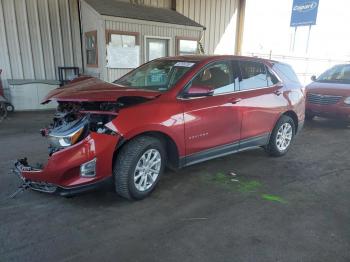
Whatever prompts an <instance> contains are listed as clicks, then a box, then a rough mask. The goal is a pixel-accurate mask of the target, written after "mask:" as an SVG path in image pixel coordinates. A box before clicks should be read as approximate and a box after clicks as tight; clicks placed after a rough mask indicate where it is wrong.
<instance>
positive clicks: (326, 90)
mask: <svg viewBox="0 0 350 262" xmlns="http://www.w3.org/2000/svg"><path fill="white" fill-rule="evenodd" d="M306 91H307V92H308V93H314V94H321V95H333V96H344V97H347V96H350V84H338V83H320V82H312V83H311V84H309V85H308V86H307V87H306Z"/></svg>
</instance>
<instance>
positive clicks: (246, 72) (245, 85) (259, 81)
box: [239, 61, 267, 90]
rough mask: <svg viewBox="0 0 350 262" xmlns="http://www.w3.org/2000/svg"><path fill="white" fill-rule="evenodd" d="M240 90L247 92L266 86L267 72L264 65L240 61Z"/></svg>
mask: <svg viewBox="0 0 350 262" xmlns="http://www.w3.org/2000/svg"><path fill="white" fill-rule="evenodd" d="M239 64H240V68H241V74H242V77H241V81H240V83H239V86H240V90H249V89H255V88H261V87H266V86H267V70H266V67H265V65H264V64H262V63H259V62H252V61H241V62H240V63H239Z"/></svg>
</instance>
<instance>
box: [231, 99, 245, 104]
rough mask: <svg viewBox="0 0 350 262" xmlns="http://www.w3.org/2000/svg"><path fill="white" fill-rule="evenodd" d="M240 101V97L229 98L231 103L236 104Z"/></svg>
mask: <svg viewBox="0 0 350 262" xmlns="http://www.w3.org/2000/svg"><path fill="white" fill-rule="evenodd" d="M241 101H242V98H233V99H231V100H230V103H231V104H237V103H239V102H241Z"/></svg>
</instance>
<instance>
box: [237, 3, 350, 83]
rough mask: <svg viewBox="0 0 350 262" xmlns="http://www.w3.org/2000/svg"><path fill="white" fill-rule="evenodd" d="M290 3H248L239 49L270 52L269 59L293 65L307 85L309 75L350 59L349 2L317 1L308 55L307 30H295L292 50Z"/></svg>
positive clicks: (261, 52) (262, 52) (260, 52)
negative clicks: (316, 15) (241, 44)
mask: <svg viewBox="0 0 350 262" xmlns="http://www.w3.org/2000/svg"><path fill="white" fill-rule="evenodd" d="M292 2H293V1H292V0H264V1H258V0H247V5H246V15H245V27H244V36H243V48H242V50H243V53H244V54H252V53H254V54H269V53H270V52H271V53H272V58H275V59H277V60H283V61H286V62H289V63H290V64H292V66H293V67H294V69H295V71H296V72H297V73H298V75H299V77H300V78H301V81H302V82H304V83H308V82H310V81H309V78H310V76H311V75H313V74H316V75H318V74H320V73H321V72H323V71H324V70H326V69H327V68H328V67H330V66H331V65H333V64H337V63H342V62H344V61H349V60H350V27H349V25H350V15H349V10H350V1H349V0H332V1H331V0H320V3H319V9H318V17H317V24H316V25H315V26H313V27H312V29H311V34H310V42H309V48H308V52H306V43H307V36H308V30H309V28H308V27H299V28H298V29H297V34H296V38H295V47H294V50H292V48H291V43H292V40H293V34H294V28H291V27H290V26H289V25H290V17H291V9H292ZM260 56H263V55H260ZM266 56H267V57H268V55H265V57H266ZM293 57H296V58H293Z"/></svg>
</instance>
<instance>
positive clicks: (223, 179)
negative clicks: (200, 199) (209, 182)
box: [213, 172, 230, 184]
mask: <svg viewBox="0 0 350 262" xmlns="http://www.w3.org/2000/svg"><path fill="white" fill-rule="evenodd" d="M213 181H215V182H218V183H220V184H228V183H229V182H230V178H229V177H228V176H227V175H225V174H223V173H221V172H219V173H216V174H215V176H214V177H213Z"/></svg>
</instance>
